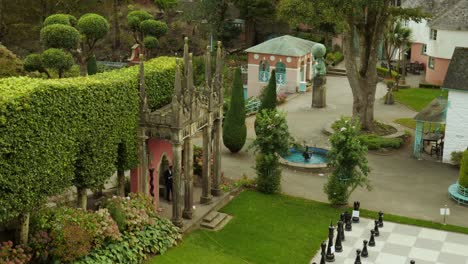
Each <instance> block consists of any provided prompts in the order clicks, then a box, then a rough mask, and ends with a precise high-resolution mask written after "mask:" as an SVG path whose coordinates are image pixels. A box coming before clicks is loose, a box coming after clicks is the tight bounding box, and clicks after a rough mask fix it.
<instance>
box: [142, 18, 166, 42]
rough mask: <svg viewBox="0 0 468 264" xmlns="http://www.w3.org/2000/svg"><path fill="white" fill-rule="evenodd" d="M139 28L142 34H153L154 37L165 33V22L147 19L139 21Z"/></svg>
mask: <svg viewBox="0 0 468 264" xmlns="http://www.w3.org/2000/svg"><path fill="white" fill-rule="evenodd" d="M140 29H141V32H143V34H145V35H147V36H154V37H156V38H159V37H162V36H164V35H166V33H167V29H168V28H167V24H166V23H164V22H161V21H157V20H154V19H149V20H145V21H143V22H141V24H140Z"/></svg>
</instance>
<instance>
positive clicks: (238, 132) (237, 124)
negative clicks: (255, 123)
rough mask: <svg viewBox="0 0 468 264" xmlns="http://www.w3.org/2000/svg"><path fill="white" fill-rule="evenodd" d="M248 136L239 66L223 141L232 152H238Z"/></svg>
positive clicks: (225, 123)
mask: <svg viewBox="0 0 468 264" xmlns="http://www.w3.org/2000/svg"><path fill="white" fill-rule="evenodd" d="M246 138H247V127H246V126H245V101H244V87H243V85H242V72H241V70H240V68H237V69H236V72H235V74H234V81H233V86H232V94H231V107H230V108H229V110H228V113H227V115H226V120H225V121H224V126H223V141H224V145H225V146H226V148H228V149H229V150H230V151H231V152H232V153H237V152H239V151H240V150H241V149H242V147H243V146H244V144H245V140H246Z"/></svg>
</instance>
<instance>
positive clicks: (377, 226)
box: [374, 220, 380, 237]
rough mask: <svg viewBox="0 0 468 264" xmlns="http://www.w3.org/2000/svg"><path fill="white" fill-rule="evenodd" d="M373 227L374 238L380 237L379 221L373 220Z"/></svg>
mask: <svg viewBox="0 0 468 264" xmlns="http://www.w3.org/2000/svg"><path fill="white" fill-rule="evenodd" d="M374 223H375V227H374V232H375V236H376V237H378V236H380V232H379V221H377V220H375V222H374Z"/></svg>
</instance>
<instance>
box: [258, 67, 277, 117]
mask: <svg viewBox="0 0 468 264" xmlns="http://www.w3.org/2000/svg"><path fill="white" fill-rule="evenodd" d="M266 89H267V90H266V93H265V96H264V97H263V98H262V104H261V106H260V110H259V112H260V111H261V110H263V109H271V110H273V109H275V108H276V73H275V70H272V71H271V77H270V81H269V82H268V86H267V88H266Z"/></svg>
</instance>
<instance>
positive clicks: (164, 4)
mask: <svg viewBox="0 0 468 264" xmlns="http://www.w3.org/2000/svg"><path fill="white" fill-rule="evenodd" d="M154 3H155V4H156V5H157V6H158V7H159V8H161V9H162V10H169V9H172V8H174V7H176V6H177V5H178V4H179V0H154Z"/></svg>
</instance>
